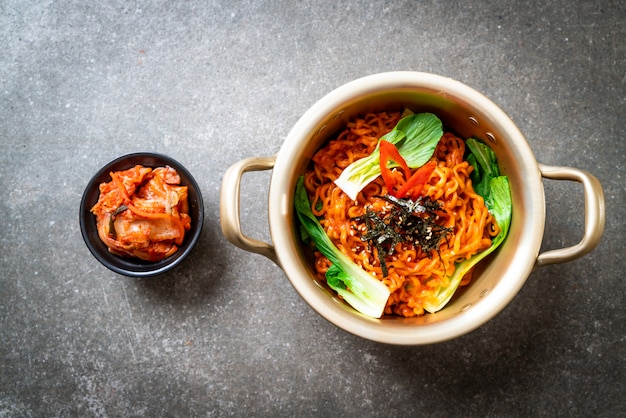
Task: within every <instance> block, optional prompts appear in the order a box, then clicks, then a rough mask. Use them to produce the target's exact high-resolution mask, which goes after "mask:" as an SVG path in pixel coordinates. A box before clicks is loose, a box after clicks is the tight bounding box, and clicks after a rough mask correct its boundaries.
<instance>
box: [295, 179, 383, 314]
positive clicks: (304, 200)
mask: <svg viewBox="0 0 626 418" xmlns="http://www.w3.org/2000/svg"><path fill="white" fill-rule="evenodd" d="M294 204H295V209H296V213H297V215H298V219H299V220H300V226H301V228H302V230H303V231H302V232H301V235H302V236H303V237H305V238H309V239H310V240H311V241H312V242H313V243H314V244H315V247H316V248H317V249H318V250H319V251H320V252H321V253H322V254H323V255H324V256H326V257H327V258H328V260H330V262H331V263H332V266H331V267H330V268H329V269H328V271H327V272H326V282H327V283H328V286H330V288H331V289H333V290H334V291H335V292H337V293H338V294H339V295H340V296H341V297H343V299H344V300H345V301H346V302H348V303H349V304H350V305H351V306H352V307H353V308H354V309H356V310H357V311H359V312H361V313H363V314H365V315H368V316H372V317H375V318H380V317H381V316H382V314H383V311H384V309H385V306H386V304H387V299H389V295H390V292H389V289H388V288H387V286H386V285H385V284H384V283H382V282H381V281H379V280H377V279H376V278H374V277H373V276H371V275H370V274H369V273H368V272H366V271H365V270H363V269H362V268H361V267H360V266H359V265H357V264H355V263H354V262H353V261H352V260H350V258H348V257H347V256H346V255H344V254H343V253H342V252H341V251H340V250H339V249H338V248H337V247H336V246H335V245H334V244H333V242H332V241H331V240H330V238H329V237H328V235H326V231H324V228H322V226H321V225H320V223H319V221H318V220H317V218H316V217H315V215H314V214H313V212H312V211H311V204H310V202H309V197H308V196H307V193H306V189H305V187H304V177H303V176H301V177H300V178H299V179H298V182H297V184H296V194H295V199H294Z"/></svg>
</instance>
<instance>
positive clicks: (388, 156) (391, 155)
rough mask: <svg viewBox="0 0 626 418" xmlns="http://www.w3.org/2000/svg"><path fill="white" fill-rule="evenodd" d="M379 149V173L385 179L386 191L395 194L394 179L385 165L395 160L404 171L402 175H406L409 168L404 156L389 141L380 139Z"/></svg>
mask: <svg viewBox="0 0 626 418" xmlns="http://www.w3.org/2000/svg"><path fill="white" fill-rule="evenodd" d="M379 147H380V148H379V151H380V158H379V159H380V173H381V175H382V177H383V180H384V181H385V186H387V191H388V193H389V194H391V195H394V194H395V188H396V185H397V184H396V180H395V179H394V177H393V175H392V173H391V169H390V168H389V167H388V166H387V164H388V163H390V162H395V163H396V164H398V165H399V166H400V168H402V170H403V171H404V176H405V177H406V176H408V175H409V174H410V173H411V169H410V168H409V166H408V165H407V163H406V161H404V158H402V156H401V155H400V152H399V151H398V148H396V146H395V145H394V144H392V143H391V142H389V141H385V140H382V141H380V145H379Z"/></svg>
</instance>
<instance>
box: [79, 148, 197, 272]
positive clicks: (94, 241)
mask: <svg viewBox="0 0 626 418" xmlns="http://www.w3.org/2000/svg"><path fill="white" fill-rule="evenodd" d="M137 164H139V165H143V166H144V167H152V168H156V167H164V166H166V165H169V166H170V167H172V168H174V169H175V170H176V171H177V172H178V174H179V176H180V179H181V185H183V186H187V188H188V199H189V216H190V217H191V229H190V230H189V231H187V233H186V234H185V239H184V241H183V244H182V245H181V246H180V247H179V248H178V251H176V253H174V254H172V255H171V256H169V257H167V258H164V259H163V260H160V261H146V260H141V259H139V258H130V257H121V256H119V255H116V254H113V253H111V252H109V249H108V247H107V246H106V245H105V244H104V243H103V242H102V240H100V237H99V236H98V229H97V226H96V217H95V216H94V214H93V213H91V211H90V210H91V208H92V207H93V205H95V204H96V202H98V198H99V196H100V190H99V186H100V183H103V182H109V181H111V176H110V175H109V173H110V172H112V171H120V170H127V169H129V168H132V167H134V166H135V165H137ZM79 219H80V230H81V232H82V235H83V239H84V240H85V244H87V247H88V248H89V250H90V251H91V253H92V254H93V255H94V257H96V259H97V260H98V261H100V262H101V263H102V264H103V265H104V266H106V267H107V268H109V269H110V270H112V271H114V272H116V273H120V274H123V275H126V276H130V277H148V276H154V275H157V274H161V273H164V272H166V271H169V270H171V269H173V268H174V267H175V266H177V265H178V264H180V263H181V262H182V261H183V260H184V258H185V257H187V255H189V253H190V252H191V250H192V249H193V247H194V246H195V245H196V242H197V241H198V238H200V233H201V232H202V224H203V222H204V203H203V201H202V195H201V194H200V187H198V184H197V183H196V181H195V180H194V178H193V177H192V176H191V174H190V173H189V171H187V169H186V168H185V167H183V166H182V165H181V164H180V163H179V162H178V161H176V160H174V159H172V158H170V157H168V156H166V155H161V154H155V153H150V152H140V153H135V154H128V155H124V156H122V157H119V158H117V159H115V160H113V161H111V162H110V163H108V164H107V165H105V166H104V167H102V168H101V169H100V171H98V172H97V173H96V175H95V176H93V178H92V179H91V180H90V181H89V183H88V184H87V187H86V188H85V192H84V193H83V198H82V200H81V202H80V214H79Z"/></svg>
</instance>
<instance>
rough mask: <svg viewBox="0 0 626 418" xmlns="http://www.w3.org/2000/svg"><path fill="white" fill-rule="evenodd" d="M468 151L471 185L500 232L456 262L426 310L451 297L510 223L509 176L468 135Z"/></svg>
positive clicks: (488, 151)
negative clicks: (489, 241)
mask: <svg viewBox="0 0 626 418" xmlns="http://www.w3.org/2000/svg"><path fill="white" fill-rule="evenodd" d="M465 143H466V145H467V147H468V148H469V150H470V152H471V154H470V155H469V156H468V157H467V161H468V162H469V163H470V164H471V165H472V166H473V167H474V171H473V172H472V175H471V178H472V185H473V186H474V190H475V191H476V193H478V194H479V195H481V196H482V197H483V199H484V200H485V206H487V209H488V210H489V213H491V214H492V215H493V216H494V218H495V219H496V222H497V223H498V226H499V227H500V233H499V234H498V235H496V236H495V238H493V240H492V241H491V246H490V247H489V248H487V249H486V250H485V251H482V252H480V253H478V254H475V255H474V256H472V257H470V258H469V259H467V260H465V261H462V262H461V263H459V264H457V266H456V268H455V270H454V273H453V274H452V276H451V277H450V281H449V283H448V286H446V287H441V288H440V289H439V290H438V292H437V294H436V297H435V299H434V300H431V301H425V302H424V309H425V310H426V311H428V312H431V313H433V312H437V311H439V310H441V309H442V308H443V307H444V306H445V305H446V304H447V303H448V302H449V301H450V299H451V298H452V295H454V292H456V289H457V288H458V287H459V284H460V283H461V279H462V278H463V276H464V275H465V274H466V273H467V272H468V271H469V270H470V269H471V268H472V267H473V266H475V265H476V263H478V262H479V261H480V260H482V259H483V258H485V257H487V256H488V255H489V254H491V253H492V252H493V251H494V250H495V249H496V248H498V246H500V244H502V242H503V241H504V239H505V238H506V235H507V233H508V232H509V227H510V225H511V212H512V206H513V204H512V200H511V188H510V185H509V179H508V178H507V177H506V176H501V175H500V170H499V169H498V164H497V160H496V155H495V153H494V152H493V150H492V149H491V148H489V147H488V146H487V145H485V144H483V143H481V142H478V141H477V140H475V139H473V138H470V139H468V140H467V141H466V142H465Z"/></svg>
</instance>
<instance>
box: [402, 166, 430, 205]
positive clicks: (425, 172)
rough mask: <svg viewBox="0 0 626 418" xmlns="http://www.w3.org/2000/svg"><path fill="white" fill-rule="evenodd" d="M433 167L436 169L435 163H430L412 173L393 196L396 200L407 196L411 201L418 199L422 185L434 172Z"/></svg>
mask: <svg viewBox="0 0 626 418" xmlns="http://www.w3.org/2000/svg"><path fill="white" fill-rule="evenodd" d="M435 167H437V163H436V162H435V161H430V162H428V163H426V164H424V165H423V166H421V167H420V168H418V169H417V171H415V173H413V175H412V176H411V178H410V179H409V180H407V181H406V182H405V183H404V184H403V185H402V187H400V189H398V191H397V192H396V193H395V194H394V196H395V197H397V198H398V199H402V198H403V197H406V196H407V195H409V196H410V197H412V198H413V199H416V198H418V197H419V195H420V194H422V189H423V188H424V184H426V182H427V181H428V180H429V179H430V176H431V175H432V174H433V171H435Z"/></svg>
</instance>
